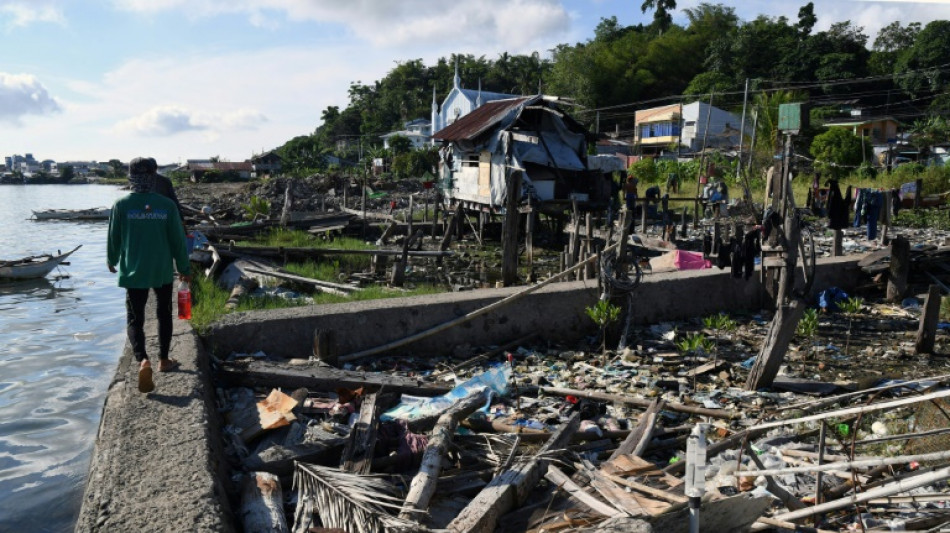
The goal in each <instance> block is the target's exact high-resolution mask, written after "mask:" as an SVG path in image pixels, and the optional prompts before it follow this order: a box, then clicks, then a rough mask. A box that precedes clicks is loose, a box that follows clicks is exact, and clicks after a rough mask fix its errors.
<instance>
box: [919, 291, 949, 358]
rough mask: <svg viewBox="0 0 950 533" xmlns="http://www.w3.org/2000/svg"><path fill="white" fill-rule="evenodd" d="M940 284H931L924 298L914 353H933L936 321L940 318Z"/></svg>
mask: <svg viewBox="0 0 950 533" xmlns="http://www.w3.org/2000/svg"><path fill="white" fill-rule="evenodd" d="M941 301H942V297H941V295H940V286H939V285H931V286H930V287H929V289H928V290H927V298H926V300H924V312H923V314H922V315H921V317H920V327H919V328H918V329H917V343H916V344H915V345H914V353H917V354H922V353H933V351H934V341H935V340H936V337H937V322H938V321H939V320H940V303H941Z"/></svg>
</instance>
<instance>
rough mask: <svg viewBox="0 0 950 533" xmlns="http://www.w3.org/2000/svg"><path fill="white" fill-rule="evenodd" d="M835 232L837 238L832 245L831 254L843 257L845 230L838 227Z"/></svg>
mask: <svg viewBox="0 0 950 533" xmlns="http://www.w3.org/2000/svg"><path fill="white" fill-rule="evenodd" d="M834 232H835V239H834V242H833V243H832V245H831V256H832V257H841V256H842V255H844V247H843V246H842V244H841V241H842V239H843V237H844V232H842V231H841V230H840V229H836V230H834Z"/></svg>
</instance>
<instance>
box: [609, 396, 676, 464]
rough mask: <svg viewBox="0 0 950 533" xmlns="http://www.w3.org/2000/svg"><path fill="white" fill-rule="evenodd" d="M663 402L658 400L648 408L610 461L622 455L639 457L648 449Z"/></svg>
mask: <svg viewBox="0 0 950 533" xmlns="http://www.w3.org/2000/svg"><path fill="white" fill-rule="evenodd" d="M662 406H663V400H661V399H660V398H656V399H654V400H653V402H652V403H651V404H650V406H649V407H647V410H646V411H644V412H643V414H641V415H640V420H639V422H638V423H637V427H636V428H634V429H633V430H632V431H630V434H629V435H627V438H626V439H624V441H623V442H622V443H621V444H620V446H618V447H617V449H616V450H614V453H612V454H611V455H610V459H616V458H617V457H620V456H621V455H632V456H634V457H639V456H641V455H642V454H643V452H644V451H645V450H646V449H647V445H649V444H650V440H651V439H652V438H653V427H654V425H655V424H656V417H657V415H659V414H660V411H661V410H662Z"/></svg>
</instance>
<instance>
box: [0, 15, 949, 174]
mask: <svg viewBox="0 0 950 533" xmlns="http://www.w3.org/2000/svg"><path fill="white" fill-rule="evenodd" d="M641 3H642V2H641V0H471V1H468V2H461V1H460V2H454V1H453V2H446V1H442V0H349V1H341V0H16V1H8V0H0V43H2V44H0V52H2V53H0V156H10V155H13V154H21V155H22V154H25V153H32V154H33V156H34V157H36V158H37V159H39V160H45V159H52V160H55V161H57V162H66V161H78V160H81V161H90V160H94V161H108V160H109V159H119V160H121V161H124V162H127V161H128V160H129V159H132V158H133V157H136V156H152V157H155V158H156V159H157V160H158V161H159V163H160V164H163V165H164V164H172V163H184V162H185V161H186V160H187V159H207V158H210V157H219V158H220V159H221V160H222V161H244V160H246V159H249V158H250V157H252V156H254V155H256V154H260V153H263V152H265V151H267V150H270V149H273V148H276V147H279V146H280V145H282V144H283V143H285V142H286V141H288V140H289V139H291V138H293V137H296V136H298V135H307V134H309V133H312V132H313V131H314V129H316V128H317V127H318V126H319V125H320V115H321V112H322V111H323V110H325V109H326V108H327V107H328V106H339V107H340V108H341V109H342V108H345V107H346V105H347V102H348V99H347V89H348V88H349V86H350V83H351V82H355V81H358V82H362V83H372V82H373V81H375V80H378V79H381V78H383V77H384V76H385V75H386V73H387V72H389V71H390V70H391V69H392V68H393V67H395V66H396V65H397V64H398V63H399V62H402V61H408V60H413V59H422V60H423V62H424V63H425V64H427V65H432V64H434V63H435V61H436V60H437V59H438V58H440V57H448V56H449V55H451V54H453V53H460V54H473V55H475V56H485V57H486V58H488V59H496V58H497V57H498V54H500V53H501V52H508V53H511V54H529V53H532V52H535V51H537V52H539V53H540V54H541V55H542V56H544V57H550V50H551V49H553V48H554V47H555V46H556V45H558V44H560V43H571V44H573V43H577V42H583V41H586V40H588V39H589V38H591V37H592V36H593V30H594V27H596V25H597V24H598V22H599V21H600V20H601V19H602V18H606V17H611V16H615V17H617V19H618V21H619V22H620V23H621V24H623V25H632V24H638V23H644V24H648V23H649V22H650V20H651V19H652V13H646V14H644V13H641V11H640V4H641ZM709 3H717V2H715V1H710V2H709ZM721 3H723V4H726V5H729V6H732V7H734V8H735V10H736V13H737V15H738V16H739V17H740V18H741V19H742V20H752V19H754V18H755V17H757V16H759V15H768V16H772V17H777V16H786V17H788V18H789V19H791V20H796V19H797V15H798V9H799V8H800V7H801V6H802V5H804V4H805V3H806V1H805V0H800V1H799V2H782V1H776V0H741V1H733V2H727V1H724V2H721ZM698 4H699V1H698V0H679V1H678V2H677V9H676V11H674V13H673V20H674V22H677V23H680V24H685V23H686V17H685V15H684V13H683V11H682V10H683V9H684V8H692V7H696V6H697V5H698ZM814 4H815V14H816V15H817V17H818V23H817V25H816V31H821V30H824V29H827V28H828V27H829V26H830V25H831V24H833V23H836V22H842V21H845V20H850V21H851V22H852V23H853V24H855V25H857V26H861V27H863V28H864V32H865V34H867V35H869V36H870V42H873V39H874V37H875V36H876V35H877V32H878V30H880V28H881V27H883V26H885V25H887V24H889V23H890V22H893V21H895V20H900V21H901V22H902V23H903V24H905V25H906V24H907V23H910V22H922V23H924V24H926V23H927V22H930V21H932V20H937V19H947V20H950V0H929V1H906V0H889V1H876V0H875V1H871V0H814ZM445 83H446V85H448V84H450V83H451V80H445ZM465 83H467V84H468V85H469V86H474V85H475V84H476V83H477V80H463V84H465ZM426 118H427V117H426Z"/></svg>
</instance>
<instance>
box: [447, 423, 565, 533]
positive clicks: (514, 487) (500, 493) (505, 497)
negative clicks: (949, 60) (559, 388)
mask: <svg viewBox="0 0 950 533" xmlns="http://www.w3.org/2000/svg"><path fill="white" fill-rule="evenodd" d="M580 423H581V418H580V413H574V414H573V415H571V417H570V418H569V419H568V420H567V421H566V422H564V423H563V424H561V427H560V428H558V430H557V432H555V433H554V434H553V435H551V438H550V439H549V440H548V441H547V443H545V445H544V446H543V447H542V448H541V451H539V452H538V454H537V455H535V456H534V457H532V458H529V459H524V460H521V461H519V462H518V464H517V465H515V466H514V467H512V468H511V469H509V470H506V471H505V472H503V473H501V475H499V476H497V477H495V478H494V479H492V481H491V483H489V484H488V486H486V487H485V488H484V489H482V491H481V492H479V493H478V495H477V496H475V498H474V499H473V500H472V501H471V502H470V503H469V504H468V505H467V506H466V507H465V508H464V509H462V511H461V512H460V513H459V514H458V516H456V517H455V519H454V520H452V522H450V523H449V525H448V526H447V527H446V529H448V530H449V531H453V532H456V533H462V532H473V533H488V532H490V531H494V529H495V526H496V525H497V523H498V519H499V518H500V517H501V516H502V515H504V514H505V513H507V512H508V511H509V510H511V509H513V508H515V507H516V506H518V505H521V504H522V503H523V502H524V501H525V499H526V498H527V496H528V494H529V493H530V492H531V491H532V490H533V489H534V487H535V485H537V483H538V480H540V479H541V477H542V476H543V475H544V473H545V472H546V471H547V467H548V456H549V455H550V454H551V453H553V452H555V451H558V450H561V449H563V448H564V447H565V446H566V445H567V443H568V442H570V439H571V435H573V434H574V432H575V431H577V428H578V426H579V425H580Z"/></svg>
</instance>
